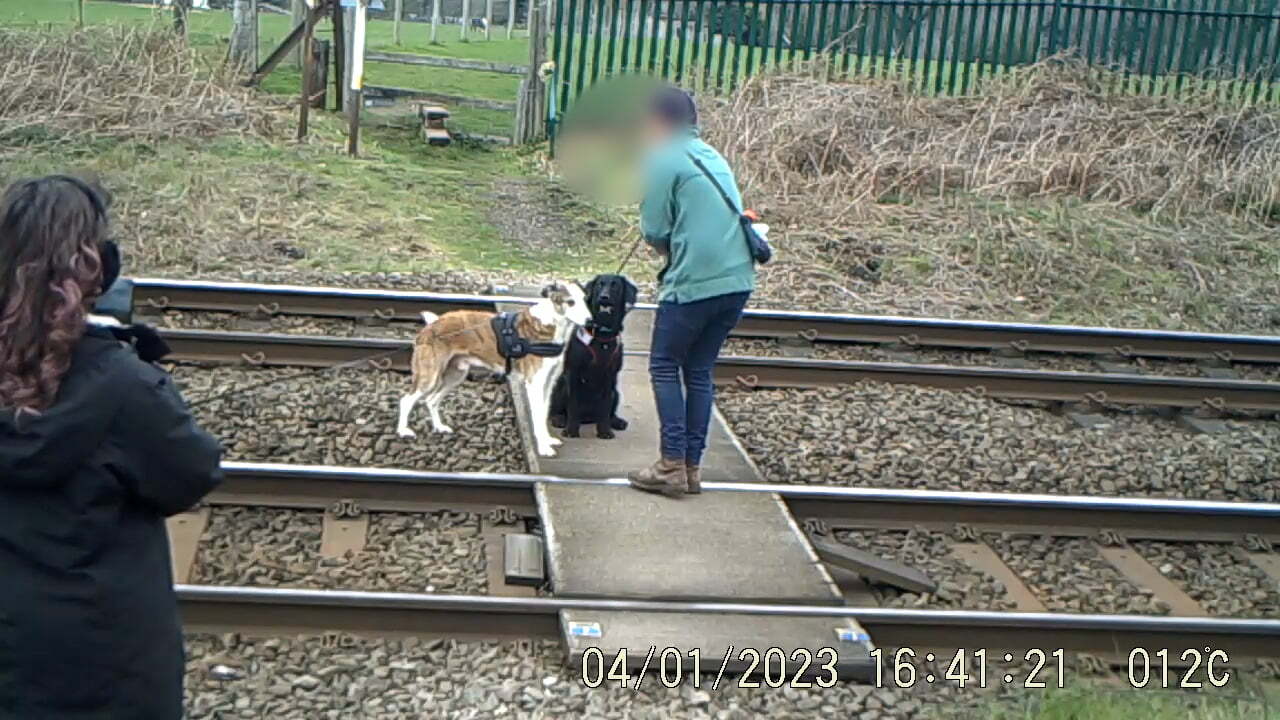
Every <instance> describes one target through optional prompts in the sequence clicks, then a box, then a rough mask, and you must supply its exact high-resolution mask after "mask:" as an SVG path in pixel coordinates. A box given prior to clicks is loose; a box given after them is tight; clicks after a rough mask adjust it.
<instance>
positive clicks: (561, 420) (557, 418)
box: [547, 415, 569, 428]
mask: <svg viewBox="0 0 1280 720" xmlns="http://www.w3.org/2000/svg"><path fill="white" fill-rule="evenodd" d="M547 423H548V424H549V425H551V427H553V428H562V427H564V426H565V425H568V424H569V422H568V420H566V419H565V417H564V416H563V415H552V416H551V417H549V418H547Z"/></svg>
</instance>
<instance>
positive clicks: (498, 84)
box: [0, 0, 529, 136]
mask: <svg viewBox="0 0 1280 720" xmlns="http://www.w3.org/2000/svg"><path fill="white" fill-rule="evenodd" d="M172 17H173V12H172V10H171V9H170V8H163V7H162V8H152V7H150V6H147V5H131V4H124V3H115V2H105V1H103V0H88V1H87V2H86V3H85V23H86V24H87V25H90V26H92V25H100V24H104V23H126V24H142V23H147V22H152V21H155V22H170V21H171V19H172ZM75 18H76V2H75V0H0V24H3V25H6V26H14V25H32V26H36V25H44V26H50V25H61V26H69V25H72V24H73V23H74V22H75ZM400 27H401V41H402V44H401V45H399V46H397V45H396V44H395V40H394V37H393V24H392V23H391V22H389V21H385V20H371V21H370V23H369V32H368V47H369V49H370V50H379V51H386V52H405V53H415V54H420V55H435V56H439V57H451V58H468V59H473V60H489V61H492V62H503V63H509V64H513V65H524V64H527V63H528V59H529V41H528V38H527V37H525V33H524V32H523V31H517V33H516V36H515V37H514V38H513V39H511V40H507V39H506V32H507V31H506V28H494V29H493V33H492V37H493V39H492V40H485V39H484V37H483V34H478V33H476V32H475V31H472V32H471V33H470V37H469V40H467V41H463V40H461V39H460V37H459V36H460V34H461V28H460V27H459V26H457V25H441V26H440V28H439V33H438V35H437V37H438V40H439V41H438V42H436V43H431V42H430V34H431V26H430V24H428V23H417V22H404V23H401V26H400ZM188 28H189V33H190V35H189V37H190V39H191V43H192V44H193V45H194V46H197V47H200V48H204V49H206V50H207V51H208V53H209V55H210V57H211V58H213V59H218V58H221V57H222V56H223V55H224V54H225V53H226V40H227V37H228V36H229V34H230V32H231V14H230V13H229V12H225V11H200V10H196V11H193V12H192V13H191V16H190V19H189V22H188ZM292 28H293V24H292V20H291V19H290V18H289V17H288V16H285V15H277V14H275V13H261V14H260V16H259V18H258V33H259V35H258V37H259V41H260V46H261V47H260V49H259V54H260V57H261V58H266V57H267V55H268V54H269V53H270V52H271V51H272V50H273V49H274V48H275V47H276V46H278V45H279V44H280V42H281V41H282V40H283V39H284V38H285V37H286V36H287V35H288V34H289V32H290V31H291V30H292ZM316 38H317V40H330V41H331V40H332V38H333V27H332V25H331V24H330V22H329V21H328V20H327V19H326V20H323V21H322V22H321V23H320V24H319V25H318V26H317V27H316ZM365 68H366V70H365V82H366V84H369V85H388V86H394V87H404V88H411V89H417V90H427V91H431V92H438V93H445V94H449V95H461V96H464V97H475V98H483V99H491V100H503V101H506V102H514V101H515V99H516V93H517V91H518V89H519V85H520V79H519V78H518V77H516V76H514V75H505V74H499V73H486V72H478V71H472V70H451V69H448V68H428V67H418V66H413V65H399V64H392V63H378V62H371V63H367V64H366V66H365ZM300 81H301V72H300V71H299V69H298V68H297V66H296V65H295V64H293V63H291V62H289V61H286V63H285V64H283V65H282V66H281V67H280V68H278V69H277V70H276V72H275V73H273V74H272V76H271V77H269V78H267V80H266V81H265V82H264V84H263V87H264V89H266V90H268V91H270V92H275V93H281V94H294V93H296V92H297V91H298V87H299V83H300ZM331 92H332V90H331ZM398 107H399V110H400V113H401V114H406V115H407V114H408V113H412V109H411V108H410V106H409V105H408V104H407V103H400V104H399V105H398ZM451 110H452V112H453V118H452V120H453V126H454V127H455V129H457V130H460V131H462V132H472V133H480V134H486V135H506V136H509V135H510V134H511V128H512V124H513V123H514V121H515V117H514V115H513V114H512V113H509V112H503V111H494V110H487V109H483V108H467V107H458V108H451ZM381 112H382V114H385V111H381Z"/></svg>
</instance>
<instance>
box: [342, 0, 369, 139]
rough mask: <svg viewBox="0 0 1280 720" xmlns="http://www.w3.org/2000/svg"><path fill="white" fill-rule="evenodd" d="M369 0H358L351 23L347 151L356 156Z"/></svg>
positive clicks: (362, 104) (362, 100)
mask: <svg viewBox="0 0 1280 720" xmlns="http://www.w3.org/2000/svg"><path fill="white" fill-rule="evenodd" d="M368 7H369V0H356V7H355V8H353V9H352V12H353V13H355V18H354V22H352V23H351V26H352V28H351V43H350V46H351V62H350V63H348V67H349V68H350V69H349V70H348V72H349V73H350V75H351V97H349V98H348V99H347V102H348V103H349V107H348V108H347V115H348V129H347V153H349V154H350V155H351V157H355V156H356V155H357V154H359V152H360V112H361V111H362V110H363V109H364V42H365V32H366V30H367V27H368Z"/></svg>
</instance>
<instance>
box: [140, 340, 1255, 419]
mask: <svg viewBox="0 0 1280 720" xmlns="http://www.w3.org/2000/svg"><path fill="white" fill-rule="evenodd" d="M161 333H162V335H163V336H164V338H165V340H166V341H167V342H168V343H169V345H170V347H171V348H172V349H173V355H172V356H171V357H172V359H173V360H177V361H186V362H235V363H243V364H248V365H257V366H266V365H300V366H308V367H328V366H332V365H338V364H347V363H356V364H358V363H360V362H361V360H364V359H369V361H370V364H371V365H372V366H374V367H380V368H384V369H396V370H401V371H406V370H408V368H409V359H410V355H411V350H410V344H409V342H408V341H407V340H393V339H382V338H346V337H327V336H324V337H321V336H308V335H285V334H270V333H247V332H224V331H216V330H174V329H164V330H162V331H161ZM628 354H630V355H633V356H638V355H639V354H638V353H628ZM715 379H716V381H717V382H719V383H722V384H727V383H740V384H744V385H747V386H750V387H801V388H808V387H822V386H830V385H843V384H850V383H856V382H858V381H861V380H874V381H879V382H889V383H902V384H910V385H923V386H926V387H934V388H941V389H945V390H959V391H965V392H971V393H975V394H979V395H985V396H991V397H997V398H1016V399H1031V400H1046V401H1056V402H1081V403H1084V402H1096V403H1115V404H1135V405H1157V406H1165V407H1182V408H1196V407H1201V406H1208V407H1211V408H1213V409H1234V410H1263V411H1269V412H1274V411H1280V383H1266V382H1258V381H1253V380H1233V379H1232V380H1227V379H1219V378H1207V377H1164V376H1152V375H1128V374H1120V373H1081V372H1064V371H1050V370H1024V369H1018V368H1005V367H986V366H950V365H928V364H915V363H899V362H862V361H842V360H813V359H804V358H784V357H734V356H724V357H721V358H720V359H719V360H717V361H716V366H715Z"/></svg>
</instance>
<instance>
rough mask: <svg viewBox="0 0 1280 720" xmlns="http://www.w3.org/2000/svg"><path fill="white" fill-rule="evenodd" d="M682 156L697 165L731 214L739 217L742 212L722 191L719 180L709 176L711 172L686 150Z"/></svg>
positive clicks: (722, 187)
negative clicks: (685, 156) (714, 187)
mask: <svg viewBox="0 0 1280 720" xmlns="http://www.w3.org/2000/svg"><path fill="white" fill-rule="evenodd" d="M684 154H685V155H688V156H689V159H690V160H692V161H693V164H694V165H697V166H698V169H699V170H701V171H702V174H703V175H705V176H706V178H707V179H708V180H710V181H711V184H712V185H715V186H716V190H717V191H718V192H719V193H720V197H721V198H723V199H724V204H725V205H728V206H729V209H730V210H732V211H733V214H734V215H737V216H739V217H741V216H742V211H741V210H739V209H738V206H736V205H734V204H733V199H732V198H730V197H729V193H727V192H725V191H724V186H723V185H721V184H720V181H719V180H716V176H715V175H712V174H711V171H710V170H708V169H707V166H706V165H703V164H702V161H701V160H699V159H698V157H697V156H696V155H694V154H693V153H691V152H689V151H688V150H686V151H685V153H684Z"/></svg>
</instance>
